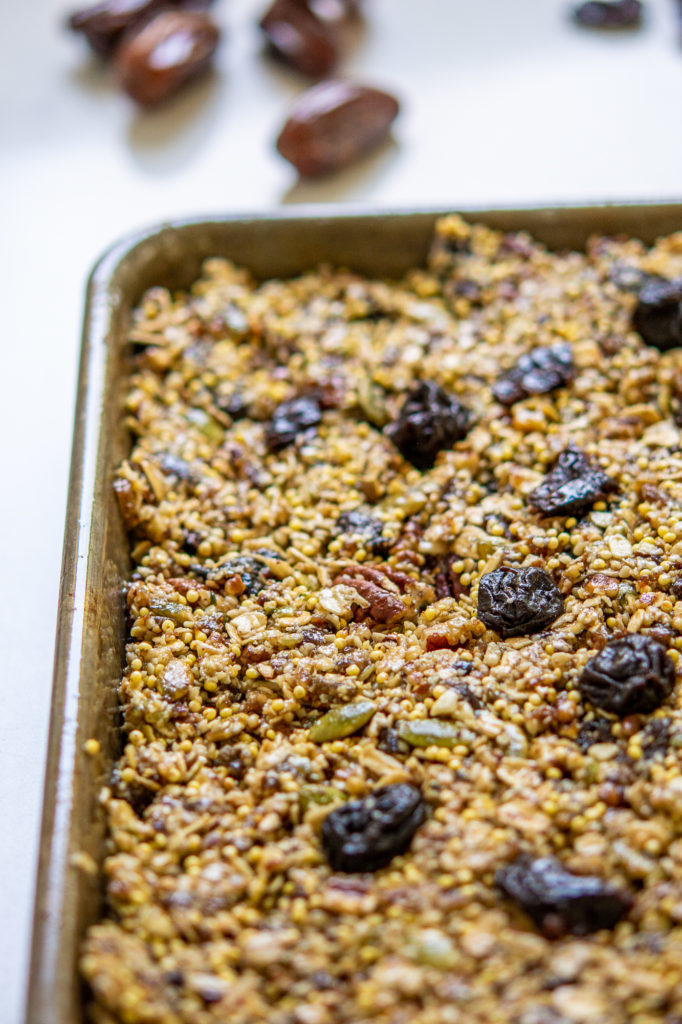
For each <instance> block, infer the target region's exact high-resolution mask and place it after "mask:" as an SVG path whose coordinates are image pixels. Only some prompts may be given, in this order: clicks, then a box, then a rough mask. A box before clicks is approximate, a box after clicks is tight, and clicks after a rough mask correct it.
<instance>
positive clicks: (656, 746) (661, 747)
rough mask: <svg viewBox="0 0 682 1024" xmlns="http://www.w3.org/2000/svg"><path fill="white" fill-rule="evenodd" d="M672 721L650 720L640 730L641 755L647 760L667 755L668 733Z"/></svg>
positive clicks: (662, 719)
mask: <svg viewBox="0 0 682 1024" xmlns="http://www.w3.org/2000/svg"><path fill="white" fill-rule="evenodd" d="M671 727H672V720H671V719H670V718H652V719H651V720H650V721H649V722H647V724H646V725H645V726H644V729H643V730H642V740H641V744H642V753H643V755H644V757H645V758H647V759H648V760H649V759H651V758H652V757H656V756H657V755H658V754H661V755H662V756H663V757H665V755H666V754H667V753H668V747H669V746H670V732H671Z"/></svg>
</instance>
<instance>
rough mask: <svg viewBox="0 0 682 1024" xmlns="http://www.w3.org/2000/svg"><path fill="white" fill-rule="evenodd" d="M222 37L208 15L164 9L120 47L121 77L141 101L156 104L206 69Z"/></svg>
mask: <svg viewBox="0 0 682 1024" xmlns="http://www.w3.org/2000/svg"><path fill="white" fill-rule="evenodd" d="M219 38H220V32H219V30H218V27H217V26H216V25H215V24H214V23H213V22H212V21H211V19H210V18H209V17H208V16H207V15H206V14H202V13H201V12H199V11H162V12H161V13H160V14H157V16H156V17H155V18H154V19H153V20H152V21H150V22H147V23H146V24H145V25H143V26H142V28H140V29H139V30H137V31H136V32H135V33H134V34H133V35H131V36H130V37H127V38H126V39H124V41H123V42H122V43H121V45H120V47H119V48H118V49H117V51H116V56H115V58H114V66H115V70H116V74H117V77H118V80H119V82H120V84H121V86H122V87H123V88H124V89H125V91H126V92H127V93H128V95H129V96H132V98H133V99H134V100H136V101H137V102H138V103H140V104H142V105H143V106H153V105H154V104H156V103H160V102H161V101H162V100H165V99H166V97H168V96H170V95H171V94H172V93H174V92H177V90H178V89H180V88H181V87H182V86H183V85H185V84H186V83H187V82H189V81H191V80H192V79H193V78H196V77H197V76H198V75H200V74H201V73H202V72H203V71H205V70H206V68H207V67H208V65H209V63H210V61H211V58H212V57H213V54H214V52H215V49H216V46H217V45H218V40H219Z"/></svg>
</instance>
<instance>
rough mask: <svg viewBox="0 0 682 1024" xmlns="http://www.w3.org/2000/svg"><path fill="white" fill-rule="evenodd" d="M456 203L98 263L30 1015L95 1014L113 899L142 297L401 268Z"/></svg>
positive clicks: (563, 238)
mask: <svg viewBox="0 0 682 1024" xmlns="http://www.w3.org/2000/svg"><path fill="white" fill-rule="evenodd" d="M462 212H463V213H464V215H465V216H468V217H469V218H475V219H477V220H480V221H483V222H484V223H487V224H489V225H490V226H491V227H495V228H499V229H502V230H505V231H511V230H518V229H526V230H528V231H530V232H531V233H532V234H534V235H535V236H536V237H537V238H539V239H541V240H542V241H544V242H545V243H546V244H547V245H549V246H550V247H551V248H555V249H556V248H582V247H584V245H585V242H586V240H587V238H588V237H589V236H590V235H593V234H626V235H631V236H636V237H639V238H641V239H642V240H643V241H645V242H652V241H653V240H654V239H655V238H656V237H657V236H659V235H661V234H668V233H670V232H673V231H676V230H679V229H682V203H680V204H666V205H647V204H644V205H641V204H639V205H638V204H627V205H608V204H606V205H599V206H589V207H559V208H552V209H521V210H493V211H488V210H464V211H462ZM440 215H441V214H440V213H439V212H437V211H430V212H398V213H380V214H377V213H357V212H345V211H339V210H338V209H333V208H330V207H325V208H324V209H323V210H321V209H319V208H318V209H302V210H301V211H300V212H298V213H296V214H291V213H289V212H288V211H287V212H284V213H281V214H275V215H271V216H258V217H254V216H243V217H218V218H214V219H210V220H209V219H206V220H187V221H181V222H178V223H174V224H170V225H168V226H162V227H159V228H154V229H151V230H148V231H143V232H141V233H139V234H136V235H133V236H131V237H129V238H127V239H124V240H123V241H121V242H119V243H118V244H116V245H114V246H113V248H111V249H110V250H109V251H108V252H107V253H105V255H104V256H103V257H102V258H101V260H100V261H99V262H98V263H97V265H96V266H95V268H94V270H93V272H92V274H91V276H90V280H89V283H88V289H87V304H86V309H85V318H84V326H83V340H82V350H81V362H80V375H79V381H78V391H77V405H76V417H75V429H74V441H73V454H72V464H71V481H70V489H69V499H68V509H67V518H66V532H65V539H64V555H63V565H62V579H61V590H60V598H59V618H58V624H57V639H56V651H55V667H54V689H53V695H52V718H51V726H50V735H49V749H48V757H47V768H46V776H45V795H44V806H43V819H42V835H41V842H40V854H39V865H38V878H37V888H36V899H35V918H34V930H33V946H32V955H31V967H30V974H29V983H28V998H27V1004H26V1016H25V1022H26V1024H80V1022H82V1021H83V1020H84V1016H85V1015H84V1005H85V999H84V992H83V990H82V986H81V983H80V982H79V978H78V949H79V945H80V942H81V939H82V937H83V933H84V931H85V929H86V928H87V926H88V925H89V924H90V923H91V922H93V921H95V920H96V919H97V917H98V914H99V912H100V908H101V893H100V882H99V879H98V872H97V870H96V866H97V865H99V863H100V862H101V859H102V854H103V840H104V823H103V818H102V815H101V813H100V811H99V808H98V804H97V795H98V790H99V788H100V786H101V785H102V783H103V782H104V781H106V779H107V778H108V775H109V772H110V770H111V767H112V764H113V761H114V759H115V757H116V756H117V753H118V751H119V749H120V737H119V734H118V712H117V706H116V688H117V684H118V680H119V677H120V673H121V666H122V664H123V655H124V642H125V627H124V616H123V602H122V581H123V580H124V579H125V578H126V575H127V572H128V565H129V563H128V543H127V538H126V535H125V531H124V529H123V525H122V522H121V519H120V515H119V512H118V508H117V505H116V502H115V500H114V494H113V489H112V486H111V484H112V479H113V474H114V472H115V468H116V466H117V465H118V463H119V462H120V461H121V459H122V458H124V457H125V455H126V454H127V453H128V450H129V439H128V437H127V435H126V431H125V427H124V422H123V415H122V396H123V390H124V388H125V374H126V359H127V352H126V345H125V336H126V327H127V324H128V321H129V316H130V311H131V309H132V308H133V307H134V306H135V304H136V303H137V302H138V300H139V299H140V297H141V295H142V293H143V292H144V290H145V289H146V288H148V287H149V286H151V285H154V284H161V285H166V286H168V287H170V288H177V287H181V286H184V285H188V284H189V283H190V282H191V281H193V280H194V279H195V278H196V277H197V276H198V273H199V270H200V266H201V263H202V261H203V260H204V259H205V258H206V257H207V256H212V255H222V256H227V257H229V258H230V259H232V260H234V261H235V262H236V263H239V264H242V265H244V266H246V267H248V268H249V269H250V270H251V271H252V272H253V273H254V274H255V275H256V276H257V277H260V278H264V277H270V276H289V275H292V274H295V273H298V272H299V271H302V270H305V269H308V268H311V267H314V266H315V265H317V264H318V263H320V262H328V263H332V264H338V265H343V266H347V267H350V268H352V269H354V270H357V271H360V272H362V273H366V274H369V275H378V276H396V275H399V274H401V273H402V272H403V271H405V270H407V269H408V268H409V267H411V266H415V265H418V264H420V263H423V261H424V258H425V256H426V252H427V248H428V244H429V239H430V237H431V233H432V229H433V225H434V222H435V220H436V219H437V217H438V216H440ZM91 738H92V739H96V740H98V741H99V743H100V746H101V752H100V754H99V755H97V756H96V757H92V756H88V755H87V754H86V753H85V750H84V744H85V741H86V740H87V739H91Z"/></svg>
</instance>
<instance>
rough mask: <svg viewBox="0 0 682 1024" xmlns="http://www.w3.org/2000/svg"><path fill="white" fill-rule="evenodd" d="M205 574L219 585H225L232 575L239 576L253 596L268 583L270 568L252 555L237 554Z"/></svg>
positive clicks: (250, 595) (210, 580) (247, 592)
mask: <svg viewBox="0 0 682 1024" xmlns="http://www.w3.org/2000/svg"><path fill="white" fill-rule="evenodd" d="M190 568H192V569H194V568H195V567H194V566H191V567H190ZM202 575H203V574H202ZM205 576H206V579H207V580H208V581H209V582H211V583H217V584H218V585H219V586H223V585H224V584H225V583H226V582H227V580H228V579H230V578H231V577H233V576H239V578H240V579H241V581H242V584H243V586H244V592H245V593H246V594H247V595H248V596H249V597H252V596H253V595H254V594H259V593H260V592H261V590H263V588H264V587H265V586H266V585H267V577H268V569H267V566H266V565H264V564H263V562H262V561H261V560H260V559H258V558H254V557H253V556H252V555H235V557H234V558H228V559H226V560H225V561H224V562H221V563H220V565H217V566H215V567H214V568H212V569H209V570H208V571H207V572H206V573H205Z"/></svg>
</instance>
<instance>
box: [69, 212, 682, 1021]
mask: <svg viewBox="0 0 682 1024" xmlns="http://www.w3.org/2000/svg"><path fill="white" fill-rule="evenodd" d="M680 275H682V234H680V235H675V236H672V237H670V238H666V239H662V240H660V241H659V242H658V244H656V245H655V246H654V247H653V248H651V249H647V248H646V247H644V246H643V245H642V244H641V243H639V242H637V241H633V240H623V239H609V238H599V239H594V240H592V242H591V243H590V245H589V246H588V249H587V252H586V253H576V252H569V253H562V254H559V255H557V254H551V253H549V252H548V251H547V250H546V249H545V248H544V247H543V246H542V245H540V244H538V243H536V242H535V241H534V240H533V239H531V238H530V237H528V236H527V235H526V234H523V233H519V234H513V235H502V234H499V233H497V232H494V231H492V230H489V229H487V228H485V227H482V226H474V227H471V226H469V225H466V224H465V223H464V222H462V221H461V220H460V219H459V218H457V217H449V218H446V219H445V220H444V221H442V222H441V223H440V225H439V226H438V230H437V234H436V237H435V240H434V243H433V247H432V252H431V256H430V258H429V263H428V266H427V267H426V268H424V269H419V270H414V271H412V272H411V273H409V274H407V275H406V277H405V278H404V280H402V281H400V282H397V283H388V282H384V281H372V280H367V279H364V278H362V277H360V276H358V275H356V274H352V273H349V272H347V271H343V270H332V269H329V268H322V269H320V270H318V271H316V272H313V273H307V274H304V275H303V276H302V277H300V278H298V279H296V280H290V281H277V280H274V281H267V282H265V283H256V282H254V281H253V280H252V279H251V278H250V277H249V275H248V273H246V272H245V271H244V270H241V269H238V268H236V267H234V266H233V265H231V264H230V263H228V262H226V261H225V260H219V259H212V260H209V261H207V263H206V264H205V267H204V272H203V276H202V277H201V279H200V280H199V281H198V282H197V283H196V284H195V285H194V286H193V287H192V289H191V290H190V291H189V293H187V294H179V295H171V294H169V293H168V292H167V291H165V290H164V289H161V288H155V289H152V290H151V291H150V292H148V293H147V295H146V296H145V298H144V301H143V302H142V304H141V306H140V308H139V309H138V310H137V312H136V315H135V318H134V323H133V326H132V329H131V335H130V337H131V341H132V343H133V344H134V345H135V346H136V347H137V348H136V351H137V353H138V354H137V356H136V362H135V371H134V374H133V376H132V379H131V384H130V391H129V396H128V403H127V415H128V418H129V424H130V428H131V430H132V432H133V435H134V438H135V443H134V447H133V449H132V452H131V455H130V458H129V459H128V460H127V461H126V462H125V463H124V464H123V465H122V466H121V467H120V471H119V474H118V479H117V481H116V485H115V486H116V490H117V494H118V497H119V500H120V505H121V510H122V514H123V516H124V519H125V522H126V525H127V527H128V528H129V530H130V535H131V547H132V557H133V563H134V572H133V574H132V576H131V580H130V583H129V585H128V588H127V603H128V609H129V616H130V624H131V625H130V635H129V641H128V646H127V669H126V672H125V675H124V677H123V680H122V682H121V686H120V698H121V706H122V712H123V718H124V729H125V734H126V745H125V750H124V753H123V755H122V757H121V758H120V760H119V762H118V764H117V766H116V768H115V771H114V773H113V777H112V778H111V781H110V785H109V786H108V788H106V789H105V791H104V792H103V795H102V801H103V805H104V807H105V809H106V813H107V815H108V820H109V839H108V855H107V858H106V861H105V865H104V876H105V884H106V893H107V901H108V916H107V918H106V920H103V921H102V922H101V923H99V924H97V925H96V926H94V927H92V928H91V929H90V931H89V933H88V936H87V940H86V943H85V947H84V950H83V956H82V969H83V974H84V976H85V978H86V979H87V981H88V983H89V985H90V988H91V990H92V993H93V996H94V1000H93V1005H92V1019H93V1020H94V1021H95V1022H97V1024H114V1022H116V1024H121V1022H125V1024H218V1022H220V1024H227V1022H229V1024H265V1022H268V1024H336V1022H339V1024H343V1022H345V1024H363V1022H370V1021H371V1022H373V1024H408V1022H409V1024H460V1022H461V1024H512V1022H513V1024H623V1022H625V1021H627V1022H631V1024H661V1022H665V1024H680V1022H681V1021H682V695H681V692H680V686H679V682H678V683H677V684H676V683H675V666H677V665H678V662H679V650H680V648H681V647H682V633H681V630H682V453H681V452H680V430H679V427H678V422H679V421H680V416H681V411H682V350H681V349H679V348H677V349H676V348H674V347H673V348H670V347H669V346H668V345H667V344H665V345H664V344H663V343H660V344H659V347H654V345H651V344H646V343H645V341H644V340H643V338H642V336H641V334H642V333H644V334H646V319H647V316H648V315H649V314H650V313H651V310H652V309H653V313H651V315H652V316H653V320H654V321H655V323H654V327H655V328H656V329H657V330H658V335H656V337H658V338H659V341H660V337H662V336H663V335H665V331H666V330H668V329H669V328H670V324H668V323H667V322H666V323H665V324H662V322H661V317H663V318H664V313H661V309H662V308H663V307H661V305H660V301H659V299H655V301H654V300H652V303H653V306H652V307H651V309H649V310H648V311H647V309H645V310H644V314H643V313H642V310H641V309H639V307H638V305H637V304H638V302H640V303H641V301H642V300H641V295H642V294H643V292H644V289H645V287H649V288H650V289H651V287H652V286H653V287H654V290H655V287H658V288H659V291H660V286H661V282H660V277H664V278H666V279H668V280H669V281H672V282H673V284H672V285H667V284H666V287H667V288H668V292H669V291H670V290H671V288H672V289H673V290H674V287H675V285H674V281H675V279H676V277H678V276H680ZM652 283H653V285H652ZM668 298H669V296H668ZM678 301H679V300H678ZM656 302H659V305H658V306H656ZM636 307H637V309H638V312H636ZM659 307H660V308H659ZM665 308H666V309H668V311H669V312H670V309H671V308H672V307H670V304H669V306H668V307H665ZM676 308H679V307H676ZM659 313H660V316H659ZM633 315H635V316H636V317H638V318H639V319H638V320H637V323H638V324H642V323H644V326H643V327H641V332H638V331H636V330H635V329H634V328H633ZM670 330H672V331H673V334H672V335H671V337H672V343H673V344H674V342H675V338H676V335H675V330H677V327H675V326H674V325H673V328H670ZM670 330H668V333H670ZM654 333H655V332H654ZM678 344H679V342H678ZM660 349H667V350H664V351H661V350H660ZM544 350H547V351H544ZM550 350H551V351H550ZM415 385H418V386H415ZM410 403H411V404H410ZM420 431H421V432H422V433H423V440H424V446H423V447H420ZM531 496H532V497H531ZM531 570H532V571H531ZM487 574H492V575H490V576H488V575H487ZM484 576H485V577H486V579H485V580H484V582H483V584H481V579H482V577H484ZM538 581H539V583H538ZM510 587H511V588H512V591H510V589H509V588H510ZM514 588H516V589H514ZM524 588H525V589H524ZM479 589H480V590H481V615H482V617H483V619H485V623H484V621H483V620H482V618H480V617H479V614H478V613H479V604H478V602H479ZM510 592H513V593H512V599H509V593H510ZM505 595H506V596H505ZM514 595H516V596H514ZM483 598H485V602H484V601H483ZM678 598H679V600H678ZM502 599H504V600H505V601H507V604H506V605H505V607H504V608H503V609H502V610H500V609H501V606H500V605H499V602H500V600H502ZM491 624H492V625H491ZM632 636H635V637H636V639H635V640H634V641H633V640H632V639H630V640H627V642H626V643H625V644H623V637H632ZM642 638H645V639H642ZM616 641H617V642H618V643H617V644H616V646H615V647H610V646H609V644H614V642H616ZM618 644H620V646H618ZM623 652H625V653H623ZM652 652H653V654H652ZM597 655H599V657H598V658H597ZM622 658H625V659H626V661H627V659H628V658H629V659H630V660H631V661H632V659H634V660H635V661H636V660H637V659H638V658H640V661H641V659H642V658H643V659H644V662H642V664H644V668H643V669H642V673H643V675H642V679H643V682H642V681H641V680H640V678H639V676H638V677H637V679H636V680H635V682H637V685H638V686H639V689H638V690H637V693H635V689H636V688H635V686H634V683H633V685H632V687H631V689H623V688H622V686H621V684H623V685H625V683H627V684H628V685H630V683H631V682H632V681H633V679H634V676H631V675H628V673H630V669H628V672H627V673H626V676H627V679H620V681H619V679H618V678H617V676H618V672H619V671H620V672H621V676H623V671H622V666H623V664H624V662H623V661H622ZM618 659H621V660H620V661H618ZM647 659H649V660H648V661H647ZM588 662H589V663H590V664H589V666H588V668H587V670H586V666H587V665H588ZM632 663H633V664H634V661H633V662H632ZM628 664H630V662H628ZM637 664H638V665H639V664H640V662H639V661H638V662H637ZM618 665H620V669H619V668H618ZM637 671H639V669H638V670H637ZM647 673H648V675H647ZM640 682H642V685H641V686H640V685H639V683H640ZM619 687H621V688H619ZM593 700H594V701H595V702H602V703H601V705H599V704H598V703H592V701H593ZM385 787H389V788H388V789H385ZM378 790H381V791H382V793H383V796H382V795H381V794H380V793H377V791H378ZM371 794H373V795H371ZM387 794H388V795H387ZM353 802H355V803H353ZM382 808H383V809H382ZM331 815H333V817H330V816H331ZM382 815H383V816H382ZM325 822H326V823H327V824H326V825H325ZM353 829H355V833H354V834H353V835H354V838H353V835H351V839H352V840H353V842H350V840H349V842H348V843H346V845H344V842H345V840H344V836H345V837H346V838H347V836H348V834H349V833H348V830H350V833H353ZM344 830H346V831H344ZM363 830H364V831H363ZM355 840H357V842H356V841H355ZM332 865H334V866H332ZM363 868H364V870H363ZM533 887H534V888H533Z"/></svg>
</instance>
